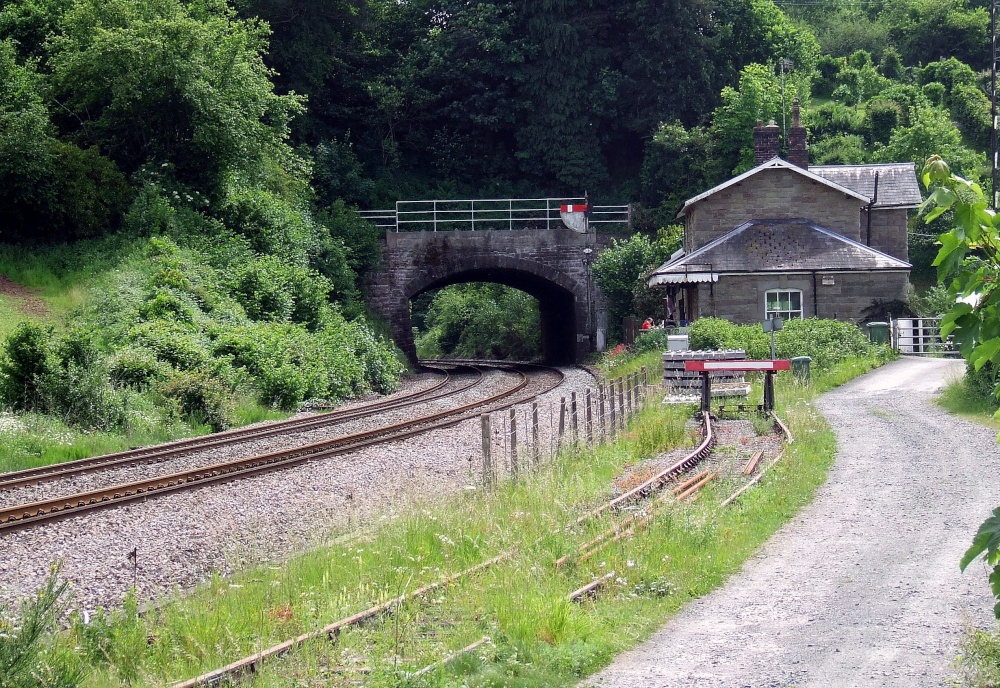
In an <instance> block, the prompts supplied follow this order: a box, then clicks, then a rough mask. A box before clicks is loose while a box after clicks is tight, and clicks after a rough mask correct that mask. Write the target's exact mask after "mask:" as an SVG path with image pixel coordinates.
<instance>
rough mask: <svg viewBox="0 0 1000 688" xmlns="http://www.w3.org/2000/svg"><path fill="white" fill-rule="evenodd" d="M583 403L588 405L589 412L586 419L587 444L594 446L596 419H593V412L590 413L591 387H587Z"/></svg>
mask: <svg viewBox="0 0 1000 688" xmlns="http://www.w3.org/2000/svg"><path fill="white" fill-rule="evenodd" d="M583 403H584V404H585V405H586V407H587V414H586V419H587V445H588V446H592V445H593V444H594V419H593V417H592V416H591V413H590V405H591V396H590V387H587V389H586V390H585V391H584V393H583Z"/></svg>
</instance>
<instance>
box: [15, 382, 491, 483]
mask: <svg viewBox="0 0 1000 688" xmlns="http://www.w3.org/2000/svg"><path fill="white" fill-rule="evenodd" d="M424 368H425V369H426V370H430V371H433V372H434V373H436V374H438V375H439V376H440V378H441V379H440V380H438V381H437V382H435V383H434V384H433V385H431V386H430V387H428V388H424V389H420V390H416V391H414V392H411V393H409V394H406V395H401V396H398V397H394V398H392V399H387V400H381V401H376V402H373V403H370V404H362V405H360V406H356V407H352V408H349V409H344V410H341V411H333V412H330V413H324V414H321V415H319V416H310V417H308V418H297V419H292V420H286V421H279V422H276V423H269V424H267V425H264V426H256V427H249V428H236V429H234V430H226V431H225V432H219V433H213V434H211V435H205V436H202V437H193V438H189V439H183V440H177V441H174V442H168V443H166V444H159V445H156V446H151V447H140V448H138V449H130V450H128V451H124V452H116V453H114V454H104V455H101V456H94V457H90V458H86V459H78V460H76V461H67V462H64V463H59V464H53V465H50V466H39V467H38V468H29V469H26V470H22V471H13V472H10V473H3V474H0V492H3V491H11V490H16V489H19V488H22V487H30V486H33V485H38V484H40V483H43V482H46V481H47V480H59V479H63V478H67V477H75V476H79V475H86V474H88V473H93V472H96V471H101V470H106V469H108V468H111V467H114V466H123V465H136V464H138V463H155V462H160V461H165V460H167V459H171V458H176V457H178V456H183V455H185V454H191V453H194V452H197V451H203V450H206V449H212V448H214V447H222V446H227V445H231V444H236V443H238V442H246V441H250V440H256V439H262V438H266V437H273V436H275V435H283V434H287V433H290V432H296V431H304V430H313V429H321V428H325V427H330V426H334V425H338V424H340V423H344V422H346V421H348V420H351V419H354V418H361V417H364V416H366V415H370V414H372V413H375V412H376V411H383V412H384V411H388V410H391V409H397V408H405V407H407V406H412V405H415V404H420V403H426V402H429V401H433V400H435V399H439V398H444V397H446V396H448V395H450V394H457V393H459V392H462V391H465V390H467V389H469V388H471V387H473V386H475V385H477V384H479V383H480V382H481V381H482V379H483V374H482V370H476V369H473V368H471V367H469V366H464V367H459V366H456V369H458V368H465V369H468V370H473V371H474V373H475V376H474V378H473V380H472V381H471V382H468V383H466V384H465V385H464V386H461V387H460V388H459V389H456V390H451V391H445V392H442V391H441V390H442V388H444V387H445V386H447V385H448V384H449V382H450V381H451V378H452V376H451V372H452V371H450V370H448V369H447V368H444V367H440V366H434V365H426V366H424Z"/></svg>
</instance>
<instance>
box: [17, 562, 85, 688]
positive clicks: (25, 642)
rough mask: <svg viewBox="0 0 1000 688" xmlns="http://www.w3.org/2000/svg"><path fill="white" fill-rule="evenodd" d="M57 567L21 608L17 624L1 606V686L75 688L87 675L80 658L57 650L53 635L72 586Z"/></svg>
mask: <svg viewBox="0 0 1000 688" xmlns="http://www.w3.org/2000/svg"><path fill="white" fill-rule="evenodd" d="M58 573H59V569H58V567H55V568H54V569H53V571H52V573H51V574H50V575H49V578H48V580H46V582H45V585H44V586H43V587H42V589H41V590H40V591H39V592H38V594H37V595H34V596H32V597H30V598H28V599H26V600H25V601H24V603H23V604H22V605H21V618H20V619H18V620H17V621H16V622H15V620H14V619H13V618H12V616H11V614H10V609H9V607H7V606H5V605H0V686H3V688H37V686H46V688H74V687H75V686H79V685H81V684H82V683H83V680H84V675H83V671H82V669H81V667H80V662H79V660H78V659H77V658H76V656H75V655H74V654H73V653H72V652H70V651H68V650H65V649H57V648H56V647H53V643H52V637H53V636H52V634H51V632H52V631H53V630H54V629H55V627H56V626H57V625H58V622H59V617H60V616H61V615H62V613H63V612H64V611H65V610H66V604H65V601H64V600H65V597H66V588H67V585H68V583H67V582H66V581H62V582H60V581H59V580H58Z"/></svg>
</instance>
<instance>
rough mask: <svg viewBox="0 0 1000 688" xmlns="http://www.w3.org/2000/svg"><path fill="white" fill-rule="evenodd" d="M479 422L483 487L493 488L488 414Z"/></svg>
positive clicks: (491, 447)
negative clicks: (480, 423) (481, 429)
mask: <svg viewBox="0 0 1000 688" xmlns="http://www.w3.org/2000/svg"><path fill="white" fill-rule="evenodd" d="M479 418H480V420H481V421H482V425H483V485H485V486H486V487H492V486H493V433H492V431H491V430H490V414H488V413H484V414H483V415H481V416H480V417H479Z"/></svg>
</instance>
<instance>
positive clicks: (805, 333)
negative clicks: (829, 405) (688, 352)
mask: <svg viewBox="0 0 1000 688" xmlns="http://www.w3.org/2000/svg"><path fill="white" fill-rule="evenodd" d="M689 337H690V340H689V341H690V344H691V348H692V349H702V350H711V349H743V350H744V351H746V353H747V358H750V359H767V358H770V357H771V339H770V335H769V334H767V333H765V332H764V330H763V329H762V328H761V326H760V325H734V324H733V323H731V322H729V321H728V320H722V319H720V318H701V319H699V320H696V321H695V322H694V323H692V325H691V332H690V335H689ZM774 340H775V355H776V356H777V357H778V358H793V357H795V356H809V357H810V358H812V365H813V367H814V368H816V369H819V370H823V369H828V368H830V367H832V366H834V365H836V364H837V363H839V362H841V361H844V360H846V359H848V358H850V357H852V356H862V357H863V356H880V357H884V358H888V357H889V356H890V355H891V351H890V350H889V349H888V347H885V346H875V345H873V344H872V343H871V342H869V341H868V337H866V336H865V333H864V332H863V331H862V330H861V328H860V327H858V326H857V325H854V324H853V323H847V322H840V321H838V320H821V319H819V318H808V319H805V320H798V319H797V320H789V321H787V322H785V323H784V327H783V328H782V329H781V330H779V331H778V332H776V333H775V337H774Z"/></svg>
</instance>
